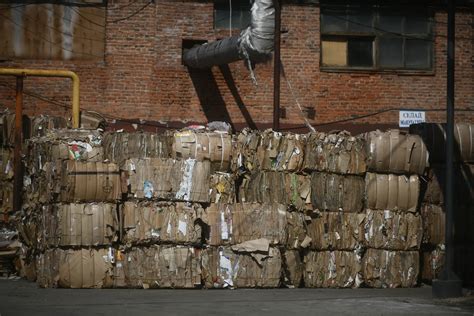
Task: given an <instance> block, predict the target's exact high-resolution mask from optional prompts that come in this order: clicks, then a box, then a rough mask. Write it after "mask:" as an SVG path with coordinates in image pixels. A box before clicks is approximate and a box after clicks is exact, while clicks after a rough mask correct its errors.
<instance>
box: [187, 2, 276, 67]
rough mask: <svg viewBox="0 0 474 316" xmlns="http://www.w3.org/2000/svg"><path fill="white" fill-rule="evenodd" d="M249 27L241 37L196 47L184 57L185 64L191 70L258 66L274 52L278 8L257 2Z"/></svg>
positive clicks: (228, 38)
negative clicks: (241, 63) (242, 64)
mask: <svg viewBox="0 0 474 316" xmlns="http://www.w3.org/2000/svg"><path fill="white" fill-rule="evenodd" d="M251 10H252V19H251V22H250V26H249V27H248V28H247V29H245V30H243V31H242V32H241V33H240V35H239V36H231V37H227V38H224V39H222V40H219V41H215V42H212V43H206V44H203V45H200V46H195V47H193V48H191V49H189V50H188V51H186V52H185V53H184V56H183V59H184V60H183V61H184V64H185V65H187V66H189V67H192V68H210V67H212V66H217V65H223V64H229V63H232V62H234V61H238V60H241V59H245V60H247V61H252V62H259V61H262V60H265V59H267V58H268V57H269V55H270V54H271V53H272V51H273V38H274V30H275V8H274V6H273V0H255V2H254V3H253V5H252V9H251Z"/></svg>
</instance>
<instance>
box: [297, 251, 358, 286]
mask: <svg viewBox="0 0 474 316" xmlns="http://www.w3.org/2000/svg"><path fill="white" fill-rule="evenodd" d="M304 263H305V271H304V276H303V277H304V284H305V287H322V288H356V287H359V286H360V285H361V284H362V282H363V279H362V274H361V269H362V268H361V258H360V256H359V255H358V254H357V252H356V251H310V252H308V253H307V254H306V255H305V257H304Z"/></svg>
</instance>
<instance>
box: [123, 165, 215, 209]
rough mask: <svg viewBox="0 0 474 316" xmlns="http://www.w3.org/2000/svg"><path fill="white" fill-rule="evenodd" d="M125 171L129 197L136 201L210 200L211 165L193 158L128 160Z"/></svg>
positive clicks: (205, 201) (207, 201) (124, 167)
mask: <svg viewBox="0 0 474 316" xmlns="http://www.w3.org/2000/svg"><path fill="white" fill-rule="evenodd" d="M122 168H123V170H125V171H126V182H127V184H128V194H129V196H131V197H134V198H138V199H145V198H146V199H165V200H170V201H186V202H203V203H209V201H210V163H209V161H203V162H200V161H196V160H194V159H187V160H175V159H162V158H147V159H129V160H127V161H126V162H125V164H124V166H123V167H122Z"/></svg>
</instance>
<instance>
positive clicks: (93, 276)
mask: <svg viewBox="0 0 474 316" xmlns="http://www.w3.org/2000/svg"><path fill="white" fill-rule="evenodd" d="M113 260H114V253H113V249H111V248H108V249H78V250H74V249H68V250H63V249H59V248H56V249H50V250H46V251H45V252H44V253H42V254H40V255H39V256H38V257H37V261H36V267H37V282H38V284H39V286H40V287H64V288H105V287H111V286H112V285H113V283H112V277H113V272H114V271H113V266H112V262H113Z"/></svg>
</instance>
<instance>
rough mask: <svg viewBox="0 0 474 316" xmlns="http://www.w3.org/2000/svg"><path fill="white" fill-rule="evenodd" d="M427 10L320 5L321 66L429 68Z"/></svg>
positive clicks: (430, 41)
mask: <svg viewBox="0 0 474 316" xmlns="http://www.w3.org/2000/svg"><path fill="white" fill-rule="evenodd" d="M431 20H432V19H431V16H430V13H429V11H428V10H427V9H425V8H423V9H419V8H416V9H410V11H406V10H402V9H394V8H387V7H379V6H371V7H362V6H351V5H347V6H343V7H341V6H339V7H325V6H323V7H322V8H321V66H322V67H323V68H324V67H327V68H341V69H357V68H360V69H375V70H377V69H380V70H386V69H398V70H425V71H426V70H431V69H432V68H433V33H432V26H431Z"/></svg>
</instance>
